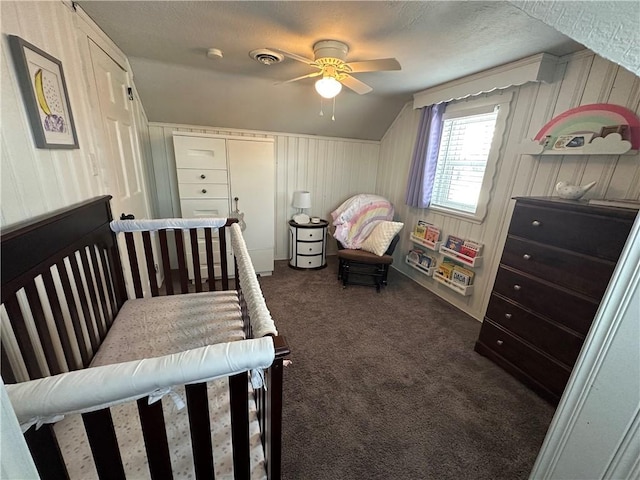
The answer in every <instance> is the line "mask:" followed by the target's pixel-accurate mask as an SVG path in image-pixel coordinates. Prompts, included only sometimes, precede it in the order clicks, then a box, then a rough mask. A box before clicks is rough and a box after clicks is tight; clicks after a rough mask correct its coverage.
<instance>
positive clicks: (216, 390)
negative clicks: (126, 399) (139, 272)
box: [55, 291, 266, 480]
mask: <svg viewBox="0 0 640 480" xmlns="http://www.w3.org/2000/svg"><path fill="white" fill-rule="evenodd" d="M243 338H244V333H243V329H242V317H241V312H240V306H239V303H238V296H237V294H236V292H235V291H225V292H203V293H194V294H184V295H174V296H167V297H155V298H145V299H135V300H129V301H127V302H126V303H125V304H124V306H123V307H122V309H121V310H120V312H119V314H118V316H117V318H116V320H115V321H114V324H113V326H112V327H111V329H110V331H109V335H108V336H107V338H106V339H105V341H104V342H103V343H102V345H101V346H100V349H99V350H98V352H97V354H96V355H95V357H94V359H93V361H92V363H91V366H101V365H109V364H112V363H117V362H125V361H130V360H139V359H141V358H150V357H157V356H160V355H168V354H171V353H177V352H181V351H184V350H187V349H191V348H197V347H202V346H206V345H210V344H215V343H222V342H229V341H235V340H241V339H243ZM207 392H208V397H209V415H210V424H211V431H212V444H213V455H214V469H215V475H216V479H232V478H233V459H232V458H233V457H232V447H231V419H230V409H229V390H228V379H227V378H222V379H218V380H214V381H212V382H209V383H208V384H207ZM175 393H177V394H178V395H179V396H180V397H181V398H182V399H183V400H185V392H184V387H176V389H175ZM162 408H163V413H164V418H165V426H166V430H167V439H168V442H169V450H170V455H171V465H172V467H173V468H172V469H173V472H174V478H176V479H188V478H191V479H193V478H195V473H194V469H193V461H192V457H193V456H192V449H191V438H190V434H189V419H188V413H187V409H186V408H183V409H182V410H179V409H178V408H177V406H176V404H175V402H174V401H173V399H172V398H171V397H170V396H169V395H167V396H165V397H164V398H163V399H162ZM111 414H112V417H113V423H114V426H115V430H116V437H117V439H118V444H119V446H120V452H121V455H122V461H123V464H124V468H125V473H126V476H127V478H128V479H147V478H150V474H149V469H148V466H147V461H146V453H145V450H144V442H143V440H142V429H141V427H140V422H139V420H138V413H137V406H136V403H135V402H130V403H127V404H123V405H119V406H116V407H112V408H111ZM249 421H250V426H249V436H250V457H251V478H252V479H264V478H266V472H265V459H264V452H263V450H262V445H261V441H260V431H259V426H258V419H257V415H256V409H255V403H254V402H253V399H252V396H251V395H250V414H249ZM55 432H56V436H57V438H58V442H59V444H60V449H61V451H62V452H63V456H64V458H65V463H66V465H67V468H68V470H69V475H70V478H71V479H72V480H73V479H83V480H84V479H91V478H98V477H97V473H96V470H95V465H94V463H93V457H92V455H91V451H90V447H89V443H88V440H87V437H86V434H85V431H84V427H83V425H82V419H81V417H80V416H76V415H74V416H70V417H67V418H65V419H64V420H62V421H61V422H58V423H57V424H56V425H55Z"/></svg>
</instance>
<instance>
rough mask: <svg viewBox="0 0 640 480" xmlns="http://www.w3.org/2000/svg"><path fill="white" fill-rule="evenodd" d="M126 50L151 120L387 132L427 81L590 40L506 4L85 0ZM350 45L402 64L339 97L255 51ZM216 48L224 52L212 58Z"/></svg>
mask: <svg viewBox="0 0 640 480" xmlns="http://www.w3.org/2000/svg"><path fill="white" fill-rule="evenodd" d="M77 3H78V4H79V5H80V6H81V7H82V8H83V9H84V10H85V11H86V12H87V13H88V14H89V16H91V17H92V18H93V20H94V21H95V22H96V23H97V24H98V25H99V26H100V27H101V28H102V29H103V30H104V31H105V32H106V33H107V34H108V35H109V37H110V38H111V39H112V40H113V41H114V42H115V43H116V44H117V45H118V47H120V49H121V50H122V51H123V52H124V53H125V54H126V55H127V56H128V58H129V61H130V63H131V66H132V69H133V73H134V79H135V83H136V86H137V88H138V91H139V93H140V96H141V98H142V102H143V105H144V108H145V111H146V113H147V116H148V117H149V120H150V121H154V122H170V123H186V124H194V125H206V126H213V127H228V128H240V129H254V130H268V131H280V132H290V133H302V134H312V135H313V134H315V135H327V136H338V137H347V138H361V139H371V140H379V139H380V138H382V136H383V135H384V133H385V132H386V130H387V129H388V128H389V126H390V125H391V123H392V122H393V120H394V119H395V117H396V116H397V114H398V112H399V111H400V109H401V108H402V106H403V105H404V104H405V103H406V102H407V101H408V100H410V99H411V96H412V95H413V94H414V93H416V92H418V91H421V90H424V89H425V88H428V87H431V86H434V85H438V84H440V83H443V82H446V81H449V80H452V79H456V78H460V77H462V76H465V75H468V74H472V73H476V72H479V71H482V70H485V69H488V68H491V67H495V66H497V65H501V64H504V63H507V62H511V61H514V60H517V59H520V58H523V57H527V56H529V55H533V54H535V53H539V52H548V53H552V54H555V55H564V54H567V53H571V52H574V51H577V50H581V49H583V48H584V47H582V45H580V44H578V43H576V42H574V41H572V40H570V39H569V38H568V37H566V36H564V35H562V34H561V33H559V32H557V31H556V30H554V29H553V28H551V27H549V26H547V25H546V24H544V23H542V22H541V21H539V20H536V19H534V18H532V17H530V16H528V15H527V14H526V13H524V12H523V11H522V10H520V9H519V8H517V7H515V6H514V5H512V4H510V3H508V2H494V1H490V2H480V1H472V2H458V1H446V2H401V1H395V2H378V1H374V2H341V1H333V2H316V1H313V2H312V1H306V2H275V1H264V2H251V1H235V2H217V1H213V2H209V1H197V2H191V1H160V2H154V1H126V2H121V1H96V0H91V1H82V0H81V1H79V2H77ZM325 39H334V40H340V41H343V42H345V43H346V44H348V45H349V47H350V51H349V54H348V56H347V61H356V60H368V59H375V58H386V57H395V58H397V59H398V61H399V62H400V64H401V65H402V71H399V72H376V73H361V74H357V75H356V77H357V78H358V79H360V80H362V81H364V82H366V83H367V84H369V85H371V86H372V87H373V89H374V90H373V92H371V93H369V94H366V95H358V94H356V93H354V92H352V91H350V90H348V89H346V88H345V89H343V91H342V93H340V94H339V95H338V96H337V97H336V105H335V108H336V110H335V121H332V120H331V108H332V102H329V101H325V104H324V111H325V115H324V116H322V117H321V116H319V111H320V97H319V96H318V95H317V94H316V93H315V90H314V88H313V83H314V80H315V79H305V80H302V81H299V82H295V83H291V84H286V85H277V84H276V83H277V82H280V81H284V80H288V79H290V78H293V77H297V76H301V75H305V74H307V73H311V72H312V71H313V69H311V68H310V67H309V66H307V65H305V64H303V63H300V62H296V61H294V60H291V59H286V60H285V61H284V62H282V63H280V64H276V65H271V66H265V65H262V64H260V63H258V62H256V61H254V60H252V59H251V58H250V57H249V51H251V50H254V49H257V48H265V47H275V48H280V49H282V50H286V51H290V52H293V53H296V54H299V55H302V56H306V57H310V58H313V48H312V47H313V44H314V43H315V42H317V41H318V40H325ZM210 47H215V48H219V49H221V50H222V51H223V52H224V57H223V58H222V59H218V60H210V59H208V58H207V56H206V51H207V49H208V48H210Z"/></svg>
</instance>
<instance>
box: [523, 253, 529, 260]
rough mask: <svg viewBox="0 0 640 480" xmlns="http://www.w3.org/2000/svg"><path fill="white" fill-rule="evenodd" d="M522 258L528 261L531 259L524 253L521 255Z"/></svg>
mask: <svg viewBox="0 0 640 480" xmlns="http://www.w3.org/2000/svg"><path fill="white" fill-rule="evenodd" d="M522 258H524V259H525V260H529V259H530V258H531V255H529V254H528V253H525V254H524V255H522Z"/></svg>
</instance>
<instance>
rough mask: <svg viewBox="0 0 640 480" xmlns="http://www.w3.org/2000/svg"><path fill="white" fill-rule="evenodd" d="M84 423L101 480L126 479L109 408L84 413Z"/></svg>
mask: <svg viewBox="0 0 640 480" xmlns="http://www.w3.org/2000/svg"><path fill="white" fill-rule="evenodd" d="M82 421H83V423H84V428H85V430H86V431H87V439H88V440H89V446H90V447H91V453H92V454H93V460H94V462H95V464H96V471H97V472H98V477H99V478H100V479H101V480H104V479H114V480H115V479H123V480H124V479H125V474H124V466H123V465H122V456H121V455H120V450H119V448H118V440H117V438H116V431H115V428H114V427H113V420H112V419H111V412H110V411H109V409H108V408H104V409H102V410H96V411H95V412H90V413H83V414H82Z"/></svg>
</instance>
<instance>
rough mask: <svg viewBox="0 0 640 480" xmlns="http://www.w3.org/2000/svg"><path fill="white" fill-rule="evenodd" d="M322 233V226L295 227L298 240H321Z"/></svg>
mask: <svg viewBox="0 0 640 480" xmlns="http://www.w3.org/2000/svg"><path fill="white" fill-rule="evenodd" d="M323 234H324V228H323V227H318V228H298V229H297V235H298V241H307V242H315V241H318V240H322V237H323Z"/></svg>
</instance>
